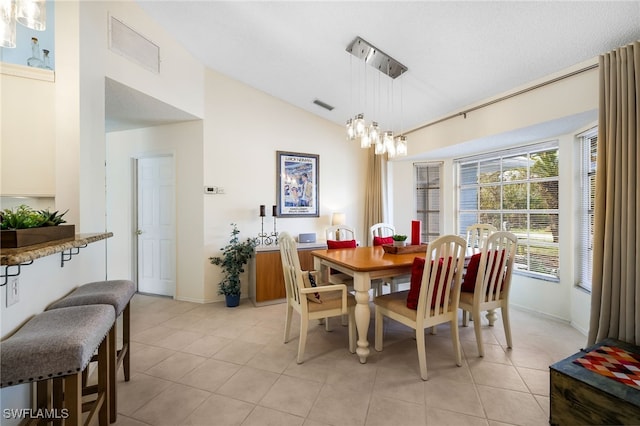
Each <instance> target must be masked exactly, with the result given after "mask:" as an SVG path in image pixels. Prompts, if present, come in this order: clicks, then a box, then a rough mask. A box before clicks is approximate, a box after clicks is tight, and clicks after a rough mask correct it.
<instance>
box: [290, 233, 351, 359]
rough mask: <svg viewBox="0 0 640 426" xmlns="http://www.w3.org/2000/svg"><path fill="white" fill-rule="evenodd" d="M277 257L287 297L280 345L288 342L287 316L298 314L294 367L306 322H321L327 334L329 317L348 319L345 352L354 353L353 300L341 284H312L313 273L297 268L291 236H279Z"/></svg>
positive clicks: (301, 355)
mask: <svg viewBox="0 0 640 426" xmlns="http://www.w3.org/2000/svg"><path fill="white" fill-rule="evenodd" d="M278 243H279V245H280V257H281V259H282V272H283V274H284V284H285V289H286V295H287V313H286V320H285V326H284V343H288V342H289V334H290V331H291V317H292V315H293V311H294V310H295V311H296V312H298V314H299V315H300V336H299V338H298V339H299V340H298V358H297V362H298V364H302V362H303V360H304V349H305V345H306V342H307V331H308V328H309V321H311V320H315V319H320V320H321V319H324V320H325V326H326V329H327V331H329V318H330V317H338V316H339V317H341V316H343V315H347V316H348V325H349V331H348V332H349V351H350V352H351V353H355V351H356V328H355V319H354V310H355V306H356V299H355V297H354V296H353V295H352V294H350V293H349V292H347V286H346V285H344V284H324V283H320V282H316V280H317V278H318V277H319V274H318V273H317V271H303V270H302V269H301V268H300V259H299V258H298V247H297V245H296V242H295V240H294V239H293V237H292V236H291V235H289V234H288V233H286V232H283V233H282V234H280V240H279V242H278Z"/></svg>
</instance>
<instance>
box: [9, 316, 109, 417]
mask: <svg viewBox="0 0 640 426" xmlns="http://www.w3.org/2000/svg"><path fill="white" fill-rule="evenodd" d="M115 319H116V317H115V313H114V310H113V308H112V307H111V306H109V305H91V306H77V307H69V308H63V309H56V310H53V311H47V312H43V313H41V314H39V315H36V316H35V317H33V318H31V319H30V320H29V321H28V322H27V323H26V324H25V325H23V326H22V327H21V328H20V329H19V330H18V331H17V332H16V333H15V334H13V335H12V336H10V337H9V338H7V339H6V340H4V341H3V342H2V343H0V387H8V386H15V385H20V384H24V383H37V384H38V386H37V405H38V408H44V409H51V408H52V407H53V408H56V409H57V408H62V409H63V410H64V411H60V412H58V411H54V412H53V414H56V415H58V416H59V418H58V419H59V420H60V418H61V417H66V418H65V419H64V421H65V422H66V423H67V424H70V425H78V424H81V422H82V411H83V410H82V405H83V404H82V373H83V371H84V370H85V369H86V368H87V366H88V365H89V362H90V361H91V358H92V356H93V354H94V352H95V351H96V349H97V350H98V392H97V393H98V395H97V398H96V399H95V401H93V402H92V403H90V404H91V405H92V407H91V412H90V413H89V416H88V418H87V419H86V423H85V424H90V423H92V422H93V420H94V417H95V415H96V414H97V415H98V422H99V424H100V425H107V424H109V398H108V394H109V388H110V384H109V375H108V370H109V363H110V358H109V353H108V346H109V343H110V342H109V330H110V329H111V328H112V326H113V324H114V322H115ZM52 379H54V380H56V381H57V382H58V386H55V385H54V386H53V391H52V395H49V394H48V391H49V386H48V384H49V383H50V382H51V381H52ZM60 379H61V380H60ZM50 396H51V397H52V398H53V404H52V402H51V398H50Z"/></svg>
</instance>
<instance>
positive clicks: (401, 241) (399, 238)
mask: <svg viewBox="0 0 640 426" xmlns="http://www.w3.org/2000/svg"><path fill="white" fill-rule="evenodd" d="M391 238H393V246H394V247H404V246H405V245H406V244H407V236H406V235H400V234H395V235H393V236H392V237H391Z"/></svg>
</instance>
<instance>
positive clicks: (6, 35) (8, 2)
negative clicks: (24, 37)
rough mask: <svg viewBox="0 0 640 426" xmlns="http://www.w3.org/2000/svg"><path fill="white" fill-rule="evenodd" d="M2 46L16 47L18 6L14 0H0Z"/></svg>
mask: <svg viewBox="0 0 640 426" xmlns="http://www.w3.org/2000/svg"><path fill="white" fill-rule="evenodd" d="M0 37H1V38H0V46H2V47H8V48H14V47H16V6H15V3H14V2H13V1H12V0H0Z"/></svg>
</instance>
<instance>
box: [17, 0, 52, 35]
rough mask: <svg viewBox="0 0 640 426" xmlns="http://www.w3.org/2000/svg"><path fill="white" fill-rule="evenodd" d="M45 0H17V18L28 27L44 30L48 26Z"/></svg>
mask: <svg viewBox="0 0 640 426" xmlns="http://www.w3.org/2000/svg"><path fill="white" fill-rule="evenodd" d="M45 3H46V2H45V0H17V2H16V20H17V21H18V22H20V23H21V24H22V25H24V26H25V27H27V28H31V29H33V30H36V31H44V30H45V29H46V28H47V8H46V4H45Z"/></svg>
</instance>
